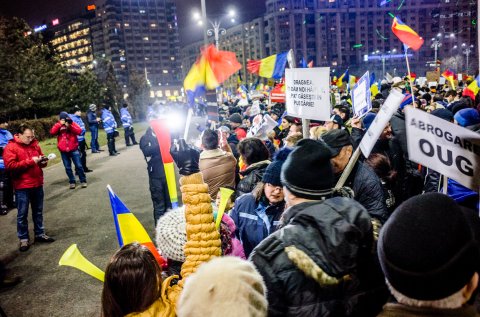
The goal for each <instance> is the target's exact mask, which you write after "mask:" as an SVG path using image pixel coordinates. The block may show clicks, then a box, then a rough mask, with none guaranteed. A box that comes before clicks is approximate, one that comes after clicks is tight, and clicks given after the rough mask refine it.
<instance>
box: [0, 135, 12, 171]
mask: <svg viewBox="0 0 480 317" xmlns="http://www.w3.org/2000/svg"><path fill="white" fill-rule="evenodd" d="M11 139H13V136H12V134H11V133H10V131H8V130H5V129H0V169H4V168H5V163H4V161H3V150H4V149H5V147H6V146H7V144H8V141H10V140H11Z"/></svg>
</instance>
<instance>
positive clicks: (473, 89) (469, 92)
mask: <svg viewBox="0 0 480 317" xmlns="http://www.w3.org/2000/svg"><path fill="white" fill-rule="evenodd" d="M479 91H480V75H478V76H477V78H475V80H474V81H472V83H471V84H470V85H468V87H467V88H465V89H464V90H463V94H462V96H468V97H470V98H472V100H475V96H477V94H478V92H479Z"/></svg>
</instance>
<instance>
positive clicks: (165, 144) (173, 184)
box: [150, 119, 178, 208]
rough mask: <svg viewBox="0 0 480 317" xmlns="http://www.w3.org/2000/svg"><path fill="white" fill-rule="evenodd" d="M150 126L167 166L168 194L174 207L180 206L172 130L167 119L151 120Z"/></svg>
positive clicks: (164, 163)
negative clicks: (172, 146)
mask: <svg viewBox="0 0 480 317" xmlns="http://www.w3.org/2000/svg"><path fill="white" fill-rule="evenodd" d="M150 126H151V127H152V129H153V132H155V135H156V136H157V141H158V145H159V147H160V154H161V155H162V161H163V167H164V168H165V176H166V178H167V187H168V195H169V196H170V202H171V204H172V208H176V207H178V194H177V181H176V178H175V166H174V163H173V157H172V154H170V147H171V145H172V142H171V138H170V131H169V130H168V125H167V122H166V120H165V119H156V120H152V121H150Z"/></svg>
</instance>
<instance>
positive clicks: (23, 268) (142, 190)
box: [0, 118, 201, 317]
mask: <svg viewBox="0 0 480 317" xmlns="http://www.w3.org/2000/svg"><path fill="white" fill-rule="evenodd" d="M200 121H201V120H200V118H195V119H194V120H193V122H192V128H191V131H192V134H193V136H195V135H198V132H197V131H195V127H194V124H195V123H196V122H200ZM140 136H141V135H138V136H137V138H138V139H140ZM117 144H118V146H117V149H118V150H119V151H120V153H121V154H120V155H119V156H116V157H109V156H108V154H106V153H108V152H107V151H105V152H102V153H101V154H89V156H88V160H89V164H88V166H89V167H90V168H91V169H93V170H94V171H93V172H92V173H88V174H87V180H88V184H89V186H88V188H86V189H82V188H80V187H77V189H75V190H70V189H68V180H67V176H66V174H65V171H64V168H63V165H62V164H57V165H55V166H53V167H50V168H47V169H46V170H45V187H44V188H45V204H44V222H45V228H46V231H47V234H49V235H51V236H52V237H54V238H55V239H56V240H57V241H56V242H54V243H52V244H35V245H33V246H32V247H31V248H30V250H28V251H27V252H22V253H21V252H18V251H17V249H18V239H17V237H16V210H12V211H11V212H10V213H9V214H8V215H7V216H3V217H0V241H1V245H2V248H0V258H4V257H6V256H12V257H13V261H12V262H11V263H9V264H8V268H9V269H10V271H11V272H12V273H14V274H15V275H20V276H22V278H23V282H22V283H21V284H19V285H18V286H16V287H15V288H13V289H11V290H8V291H5V292H2V293H0V306H1V307H2V308H3V309H4V311H5V312H6V314H7V315H8V316H9V317H22V316H27V317H30V316H49V317H57V316H59V317H60V316H62V317H63V316H68V317H76V316H100V300H101V299H100V298H101V291H102V283H101V282H100V281H98V280H96V279H94V278H92V277H90V276H88V275H86V274H85V273H83V272H80V271H79V270H77V269H74V268H71V267H65V266H61V267H60V266H58V261H59V259H60V257H61V255H62V254H63V252H64V251H65V250H66V249H67V248H68V247H69V246H70V245H71V244H73V243H76V244H78V247H79V249H80V250H81V252H82V254H83V255H84V256H85V257H86V258H87V259H89V260H90V261H91V262H93V263H94V264H96V265H97V266H98V267H100V268H101V269H102V270H104V269H105V267H106V265H107V263H108V260H109V258H110V257H111V256H112V255H113V253H114V252H115V251H116V250H117V249H118V242H117V239H116V233H115V228H114V225H113V220H112V213H111V208H110V202H109V198H108V194H107V190H106V188H105V187H106V186H107V184H110V185H111V186H112V187H113V189H114V191H115V192H116V193H117V195H118V196H119V197H120V198H121V199H122V200H123V202H124V203H125V204H126V205H127V207H129V208H130V210H131V211H132V212H134V213H135V215H136V216H137V218H138V219H139V220H140V222H141V223H142V224H143V225H144V226H145V228H146V229H147V231H149V233H150V234H151V237H152V238H153V237H154V236H153V230H154V228H153V226H154V224H153V211H152V202H151V199H150V192H149V190H148V175H147V171H146V163H145V160H144V158H143V155H142V153H141V151H140V149H139V147H138V146H132V147H128V148H127V147H125V145H124V144H125V143H124V140H123V139H122V140H118V139H117ZM29 218H31V217H29ZM29 221H30V222H31V220H29ZM32 231H33V227H32V224H31V223H30V232H31V237H33V232H32Z"/></svg>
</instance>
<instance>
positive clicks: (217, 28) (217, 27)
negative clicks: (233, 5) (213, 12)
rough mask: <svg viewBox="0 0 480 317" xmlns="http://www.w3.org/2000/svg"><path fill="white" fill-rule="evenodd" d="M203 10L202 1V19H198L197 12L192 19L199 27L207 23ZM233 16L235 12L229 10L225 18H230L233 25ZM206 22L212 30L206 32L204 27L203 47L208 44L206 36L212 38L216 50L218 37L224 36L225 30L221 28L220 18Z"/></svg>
mask: <svg viewBox="0 0 480 317" xmlns="http://www.w3.org/2000/svg"><path fill="white" fill-rule="evenodd" d="M205 10H206V9H205V6H204V0H202V13H203V14H202V15H203V19H201V18H200V14H199V13H198V12H195V13H194V14H193V19H194V20H196V21H197V23H198V25H200V26H202V25H204V21H207V18H206V13H205ZM235 16H236V12H235V10H233V9H230V10H229V11H228V13H227V17H229V18H230V21H231V22H232V23H235ZM208 22H209V23H210V25H211V26H212V28H211V29H208V30H207V29H206V26H205V30H204V42H205V43H204V44H205V45H206V44H208V43H207V35H208V36H214V38H215V46H216V47H217V48H218V42H219V38H220V35H225V34H226V33H227V30H226V29H225V28H222V27H221V22H222V19H221V18H220V19H219V20H214V21H211V20H208Z"/></svg>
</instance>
